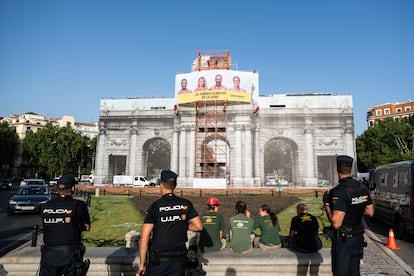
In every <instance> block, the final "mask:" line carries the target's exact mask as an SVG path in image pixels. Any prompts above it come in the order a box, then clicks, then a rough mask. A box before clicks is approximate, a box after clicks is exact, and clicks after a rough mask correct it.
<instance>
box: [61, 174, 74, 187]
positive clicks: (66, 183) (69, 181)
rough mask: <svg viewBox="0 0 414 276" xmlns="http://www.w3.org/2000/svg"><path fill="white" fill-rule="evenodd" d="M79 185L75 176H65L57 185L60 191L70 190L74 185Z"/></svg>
mask: <svg viewBox="0 0 414 276" xmlns="http://www.w3.org/2000/svg"><path fill="white" fill-rule="evenodd" d="M76 183H77V181H76V178H75V175H74V174H71V173H70V174H65V175H63V176H62V177H61V178H60V179H59V180H58V181H57V185H58V188H59V189H69V188H72V187H73V185H75V184H76Z"/></svg>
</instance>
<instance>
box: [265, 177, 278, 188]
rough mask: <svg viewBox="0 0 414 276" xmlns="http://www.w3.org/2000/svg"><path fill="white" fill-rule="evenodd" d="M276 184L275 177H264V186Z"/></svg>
mask: <svg viewBox="0 0 414 276" xmlns="http://www.w3.org/2000/svg"><path fill="white" fill-rule="evenodd" d="M276 184H277V177H276V176H274V175H267V176H266V182H265V185H266V186H276Z"/></svg>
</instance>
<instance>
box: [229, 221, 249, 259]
mask: <svg viewBox="0 0 414 276" xmlns="http://www.w3.org/2000/svg"><path fill="white" fill-rule="evenodd" d="M253 224H254V222H253V220H252V219H251V218H248V217H246V216H245V215H243V214H238V215H236V216H234V217H231V218H230V221H229V226H230V231H231V241H230V247H231V249H233V251H234V252H243V251H247V250H250V249H251V248H252V240H251V238H250V234H251V233H252V231H253Z"/></svg>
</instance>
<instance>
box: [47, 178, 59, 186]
mask: <svg viewBox="0 0 414 276" xmlns="http://www.w3.org/2000/svg"><path fill="white" fill-rule="evenodd" d="M58 180H59V177H56V178H52V179H50V180H49V186H50V187H53V186H54V185H57V182H58Z"/></svg>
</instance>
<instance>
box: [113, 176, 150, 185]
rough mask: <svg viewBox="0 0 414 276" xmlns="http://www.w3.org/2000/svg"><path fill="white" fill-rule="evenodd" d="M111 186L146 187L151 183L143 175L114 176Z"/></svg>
mask: <svg viewBox="0 0 414 276" xmlns="http://www.w3.org/2000/svg"><path fill="white" fill-rule="evenodd" d="M113 184H114V185H115V186H121V185H126V186H130V185H132V186H135V187H146V186H150V185H151V181H150V180H149V179H148V178H147V177H146V176H143V175H114V179H113Z"/></svg>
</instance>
